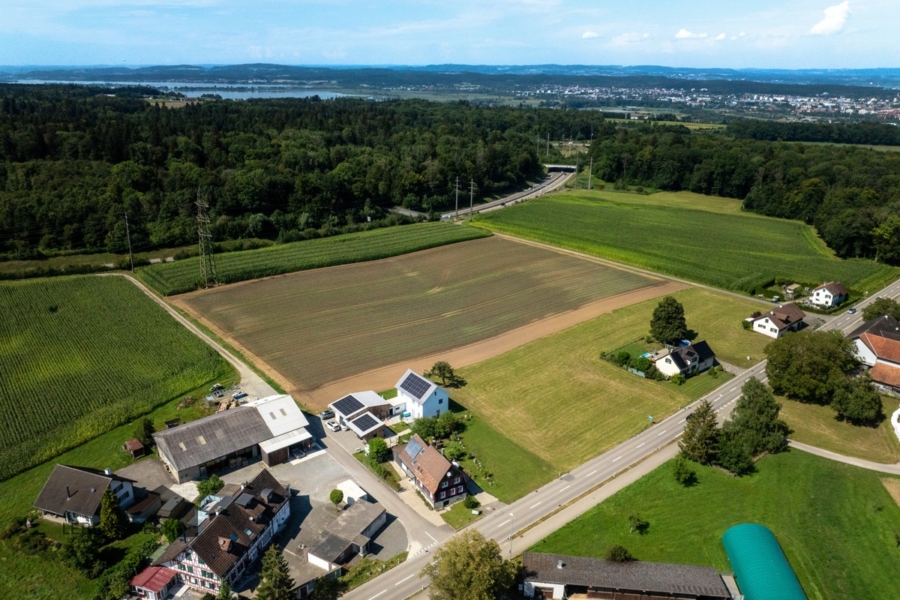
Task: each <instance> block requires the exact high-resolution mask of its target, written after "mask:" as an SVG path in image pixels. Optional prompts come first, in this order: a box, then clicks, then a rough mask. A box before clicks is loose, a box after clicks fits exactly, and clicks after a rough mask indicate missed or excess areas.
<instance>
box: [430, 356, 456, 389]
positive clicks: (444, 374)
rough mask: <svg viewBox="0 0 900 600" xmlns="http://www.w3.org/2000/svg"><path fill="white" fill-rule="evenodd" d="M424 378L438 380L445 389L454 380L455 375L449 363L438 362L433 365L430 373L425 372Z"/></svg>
mask: <svg viewBox="0 0 900 600" xmlns="http://www.w3.org/2000/svg"><path fill="white" fill-rule="evenodd" d="M425 377H430V378H432V379H440V380H441V385H443V386H444V387H447V386H448V385H451V384H452V383H453V382H454V381H455V380H456V373H455V372H454V371H453V367H451V366H450V363H448V362H447V361H444V360H439V361H438V362H436V363H434V365H433V366H432V367H431V370H430V371H426V372H425Z"/></svg>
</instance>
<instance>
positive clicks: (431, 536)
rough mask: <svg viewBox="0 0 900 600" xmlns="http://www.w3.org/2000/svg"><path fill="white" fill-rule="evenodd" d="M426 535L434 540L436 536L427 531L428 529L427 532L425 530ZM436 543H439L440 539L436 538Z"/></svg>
mask: <svg viewBox="0 0 900 600" xmlns="http://www.w3.org/2000/svg"><path fill="white" fill-rule="evenodd" d="M425 535H427V536H428V537H430V538H431V539H433V540H434V536H433V535H431V534H430V533H428V532H427V531H426V532H425ZM434 543H435V544H437V543H438V541H437V540H434Z"/></svg>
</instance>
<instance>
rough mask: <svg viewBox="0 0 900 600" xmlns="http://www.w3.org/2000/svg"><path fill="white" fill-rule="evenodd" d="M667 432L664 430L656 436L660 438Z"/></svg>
mask: <svg viewBox="0 0 900 600" xmlns="http://www.w3.org/2000/svg"><path fill="white" fill-rule="evenodd" d="M665 432H666V430H665V429H663V430H662V431H660V432H659V433H657V434H656V437H659V436H661V435H662V434H664V433H665Z"/></svg>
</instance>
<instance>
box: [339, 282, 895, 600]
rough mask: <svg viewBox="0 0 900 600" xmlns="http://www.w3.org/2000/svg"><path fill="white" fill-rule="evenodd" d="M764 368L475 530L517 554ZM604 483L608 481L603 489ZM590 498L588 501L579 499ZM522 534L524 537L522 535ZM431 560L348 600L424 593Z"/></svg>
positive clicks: (422, 557) (661, 456) (420, 559)
mask: <svg viewBox="0 0 900 600" xmlns="http://www.w3.org/2000/svg"><path fill="white" fill-rule="evenodd" d="M898 295H900V280H898V281H895V282H893V283H892V284H890V285H888V286H887V287H886V288H884V289H883V290H881V291H880V292H878V293H875V294H872V295H871V296H870V297H869V298H868V299H867V300H864V301H862V302H860V303H859V304H858V305H857V308H858V309H862V308H864V307H865V306H866V305H867V304H869V303H870V302H871V301H872V300H873V299H874V298H876V297H879V296H888V297H891V298H895V297H897V296H898ZM859 312H861V310H860V311H859ZM861 322H862V318H861V316H860V315H859V314H856V315H850V314H847V313H844V314H841V315H840V316H838V317H835V318H834V319H832V320H831V321H830V322H829V323H827V324H826V325H825V326H824V327H823V328H822V329H824V330H829V329H833V330H839V331H841V332H843V333H845V334H846V333H847V332H848V331H849V330H850V329H852V328H854V327H857V326H858V325H859V324H860V323H861ZM765 366H766V363H765V361H763V362H761V363H759V364H757V365H755V366H754V367H752V368H750V369H748V370H747V371H745V372H743V373H741V374H740V375H738V376H737V377H735V378H734V379H731V380H729V381H728V382H726V383H725V384H724V385H722V386H721V387H720V388H718V389H717V390H715V391H713V392H711V393H709V394H707V395H706V396H704V397H703V398H702V399H701V400H698V401H696V402H694V403H692V404H691V405H689V406H687V407H685V408H683V409H682V410H680V411H678V412H677V413H675V414H674V415H672V416H670V417H669V418H667V419H665V420H664V421H661V422H659V423H657V424H655V425H652V426H649V427H648V428H647V429H646V430H645V431H643V432H642V433H640V434H638V435H636V436H635V437H633V438H631V439H629V440H628V441H626V442H623V443H622V444H619V445H618V446H616V447H615V448H613V449H612V450H609V451H608V452H605V453H603V454H601V455H600V456H597V457H596V458H593V459H591V460H589V461H588V462H586V463H585V464H583V465H581V466H580V467H577V468H576V469H574V470H573V471H571V472H570V473H566V474H565V475H563V476H562V477H560V478H558V479H555V480H553V481H551V482H550V483H548V484H546V485H545V486H543V487H541V488H540V489H538V490H536V491H535V492H533V493H531V494H529V495H527V496H525V497H524V498H522V499H520V500H518V501H517V502H515V503H513V504H511V505H509V506H508V507H507V508H505V509H503V510H501V511H498V512H494V513H492V514H489V515H486V516H485V517H484V518H482V519H481V520H480V521H477V522H476V523H474V524H473V525H471V527H475V528H476V529H478V530H479V531H480V532H481V533H482V534H484V536H485V537H486V538H488V539H493V540H495V541H497V542H498V543H499V544H500V547H501V548H502V549H503V550H504V553H505V554H509V555H512V556H515V555H517V554H518V553H520V552H522V551H523V550H525V549H526V548H528V547H529V546H531V545H532V544H533V543H535V542H537V541H538V540H539V539H542V538H543V537H544V536H545V535H546V533H549V532H550V531H554V530H555V529H558V528H559V527H561V526H562V525H564V524H565V523H568V522H569V521H572V520H573V519H575V518H576V517H578V516H579V515H581V514H582V513H583V512H584V511H586V510H587V509H588V508H590V507H591V506H593V505H595V504H596V503H597V502H599V501H601V500H602V499H603V498H605V497H607V496H608V495H610V494H611V493H613V492H614V491H617V490H618V489H621V487H624V485H625V484H626V483H629V482H631V481H633V480H636V479H637V478H639V477H640V476H641V475H643V474H645V473H647V472H649V471H650V470H652V469H653V468H656V467H657V466H658V465H660V464H662V463H663V462H665V461H666V460H668V459H669V458H671V457H673V456H674V455H675V454H676V453H677V446H676V445H675V444H673V442H675V441H676V440H677V439H678V438H679V437H680V436H681V433H682V430H683V429H684V421H685V419H686V417H687V415H688V414H690V413H691V412H693V410H694V409H695V408H696V407H697V405H698V404H699V403H700V402H701V401H703V400H709V402H710V403H711V404H712V405H713V408H714V409H715V410H716V411H717V412H718V413H719V418H720V420H724V419H725V418H727V417H728V415H730V414H731V409H732V408H733V407H734V403H735V402H736V401H737V399H738V398H739V397H740V395H741V387H742V386H743V384H744V383H745V382H746V381H747V380H748V379H749V378H751V377H756V378H757V379H759V380H761V381H763V382H765V381H767V380H768V377H766V374H765ZM799 447H801V446H798V448H799ZM829 458H831V457H829ZM605 482H609V483H606V485H604V486H603V487H599V486H601V484H604V483H605ZM608 488H612V489H608ZM586 494H587V496H586V497H585V498H584V499H583V500H579V498H580V497H581V496H584V495H586ZM570 503H571V505H570ZM550 527H552V529H551V528H550ZM525 530H528V531H525ZM520 532H524V534H523V535H519V533H520ZM434 549H435V550H436V549H437V547H435V548H434ZM430 558H431V556H430V553H423V554H419V555H417V556H413V557H411V558H410V559H409V560H407V561H406V562H405V563H403V564H401V565H399V566H397V567H395V568H394V569H392V570H391V571H388V572H387V573H385V574H384V575H381V576H380V577H377V578H375V579H373V580H372V581H369V582H368V583H366V584H365V585H363V586H361V587H359V588H357V589H355V590H353V591H352V592H350V593H348V594H346V595H345V596H343V597H344V598H347V599H348V600H372V599H375V598H383V599H390V600H394V599H400V598H407V597H409V596H412V595H414V594H416V593H418V592H421V591H422V590H423V589H425V587H427V581H426V580H423V579H421V578H420V577H419V576H418V573H419V571H421V569H422V567H424V566H425V564H427V563H428V561H429V560H430Z"/></svg>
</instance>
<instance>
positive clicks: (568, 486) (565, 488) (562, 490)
mask: <svg viewBox="0 0 900 600" xmlns="http://www.w3.org/2000/svg"><path fill="white" fill-rule="evenodd" d="M570 487H572V485H571V484H569V485H567V486H566V487H564V488H563V489H561V490H559V491H561V492H564V491H566V490H567V489H569V488H570Z"/></svg>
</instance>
